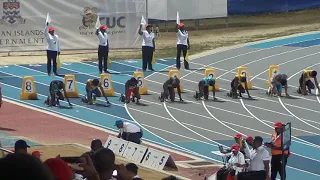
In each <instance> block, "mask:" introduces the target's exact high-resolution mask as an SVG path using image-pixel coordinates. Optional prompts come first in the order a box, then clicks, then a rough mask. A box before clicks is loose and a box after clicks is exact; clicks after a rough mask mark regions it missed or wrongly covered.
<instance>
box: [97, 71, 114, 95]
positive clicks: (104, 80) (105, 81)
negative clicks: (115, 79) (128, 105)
mask: <svg viewBox="0 0 320 180" xmlns="http://www.w3.org/2000/svg"><path fill="white" fill-rule="evenodd" d="M100 82H101V85H102V87H103V91H104V93H105V94H106V95H107V96H114V94H115V92H114V89H113V86H112V79H111V76H110V74H108V73H103V74H101V75H100Z"/></svg>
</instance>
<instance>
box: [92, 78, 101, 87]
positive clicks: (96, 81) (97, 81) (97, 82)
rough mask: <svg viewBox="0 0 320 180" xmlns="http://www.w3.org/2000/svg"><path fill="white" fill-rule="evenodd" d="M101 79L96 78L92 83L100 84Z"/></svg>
mask: <svg viewBox="0 0 320 180" xmlns="http://www.w3.org/2000/svg"><path fill="white" fill-rule="evenodd" d="M99 82H100V81H99V79H94V80H92V84H93V85H94V86H98V85H99Z"/></svg>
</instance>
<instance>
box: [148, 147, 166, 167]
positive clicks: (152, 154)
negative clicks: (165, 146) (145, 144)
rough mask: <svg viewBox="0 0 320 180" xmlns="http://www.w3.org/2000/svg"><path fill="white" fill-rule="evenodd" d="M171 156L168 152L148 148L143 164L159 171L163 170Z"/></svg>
mask: <svg viewBox="0 0 320 180" xmlns="http://www.w3.org/2000/svg"><path fill="white" fill-rule="evenodd" d="M169 157H170V155H169V154H168V153H166V152H162V151H158V150H155V149H153V148H148V151H147V153H146V155H145V157H144V159H143V161H142V164H144V165H146V166H148V167H150V168H153V169H157V170H162V169H163V168H164V166H165V165H166V163H167V161H168V159H169Z"/></svg>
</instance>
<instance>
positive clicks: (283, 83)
mask: <svg viewBox="0 0 320 180" xmlns="http://www.w3.org/2000/svg"><path fill="white" fill-rule="evenodd" d="M280 83H281V85H282V86H285V85H286V84H287V80H286V79H285V78H282V79H281V80H280Z"/></svg>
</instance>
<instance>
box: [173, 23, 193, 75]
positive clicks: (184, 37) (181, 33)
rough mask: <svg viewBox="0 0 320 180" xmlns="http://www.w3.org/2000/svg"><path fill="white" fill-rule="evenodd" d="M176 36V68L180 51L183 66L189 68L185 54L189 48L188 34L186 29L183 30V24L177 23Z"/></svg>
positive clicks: (178, 64) (178, 65)
mask: <svg viewBox="0 0 320 180" xmlns="http://www.w3.org/2000/svg"><path fill="white" fill-rule="evenodd" d="M176 32H177V37H178V42H177V58H176V66H177V69H180V67H181V65H180V56H181V51H182V53H183V59H184V68H185V69H189V63H188V61H186V55H187V51H188V50H189V49H190V43H189V34H188V32H187V31H186V30H184V24H183V23H180V24H179V25H177V29H176Z"/></svg>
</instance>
